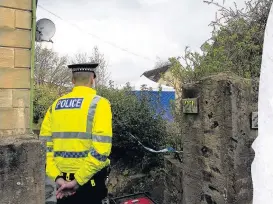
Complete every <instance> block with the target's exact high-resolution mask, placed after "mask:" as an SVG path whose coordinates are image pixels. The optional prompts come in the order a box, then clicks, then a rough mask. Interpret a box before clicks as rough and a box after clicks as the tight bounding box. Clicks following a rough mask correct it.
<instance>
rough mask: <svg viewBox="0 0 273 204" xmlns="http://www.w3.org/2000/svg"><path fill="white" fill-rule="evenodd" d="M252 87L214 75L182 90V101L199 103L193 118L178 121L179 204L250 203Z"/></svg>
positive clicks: (249, 83)
mask: <svg viewBox="0 0 273 204" xmlns="http://www.w3.org/2000/svg"><path fill="white" fill-rule="evenodd" d="M257 87H258V84H257V83H256V82H255V81H251V80H245V79H242V78H239V77H231V76H229V75H227V74H219V75H215V76H212V77H208V78H206V79H203V80H202V81H200V82H199V83H197V84H194V85H189V86H188V87H185V88H184V91H183V98H198V100H199V112H198V114H184V115H183V121H184V122H183V124H182V128H183V131H184V144H183V149H184V158H183V159H184V164H183V168H184V178H183V190H184V191H183V193H184V203H186V204H200V203H205V204H212V203H215V204H216V203H217V204H225V203H229V204H239V203H240V204H249V203H251V200H252V180H251V162H252V160H253V152H252V150H251V144H252V142H253V140H254V139H255V137H256V136H257V130H253V129H251V123H250V121H251V117H250V116H251V113H252V112H254V111H257V97H258V95H257V90H258V89H257Z"/></svg>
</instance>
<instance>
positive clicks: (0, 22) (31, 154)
mask: <svg viewBox="0 0 273 204" xmlns="http://www.w3.org/2000/svg"><path fill="white" fill-rule="evenodd" d="M32 3H33V2H32V0H0V203H1V204H9V203H12V204H17V203H18V204H19V203H20V204H24V203H26V204H44V197H45V195H44V174H45V172H44V168H45V165H44V148H43V144H42V143H41V142H40V141H39V140H37V139H36V138H35V137H34V136H33V135H30V121H31V120H30V86H31V81H30V73H31V72H30V67H31V51H34V50H31V43H32V40H34V39H32V35H31V29H32V13H33V12H32Z"/></svg>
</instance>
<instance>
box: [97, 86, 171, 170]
mask: <svg viewBox="0 0 273 204" xmlns="http://www.w3.org/2000/svg"><path fill="white" fill-rule="evenodd" d="M98 93H99V95H101V96H104V97H106V98H107V99H109V100H110V102H111V106H112V113H113V133H114V136H113V151H112V155H111V156H112V159H113V160H122V161H124V162H125V163H126V164H127V165H133V166H135V165H136V164H139V165H141V167H142V168H143V169H144V170H145V169H149V168H151V167H153V166H158V165H160V164H162V163H161V162H162V155H159V154H155V153H150V152H148V151H147V150H145V149H144V148H143V147H141V146H140V145H139V144H138V142H137V141H136V140H135V139H134V138H133V137H132V136H131V134H132V135H134V136H135V137H137V138H138V139H139V140H140V141H141V142H142V143H143V144H144V145H145V146H147V147H150V148H154V149H160V148H162V147H165V138H166V136H167V129H166V123H165V121H164V120H163V119H162V118H161V117H160V115H157V116H156V114H155V110H154V108H152V107H151V106H150V102H151V101H150V100H151V98H150V97H149V92H147V91H143V92H142V93H141V97H136V95H135V94H133V93H132V91H131V89H130V88H129V87H127V88H126V89H123V90H117V89H114V88H111V89H108V88H101V89H99V90H98Z"/></svg>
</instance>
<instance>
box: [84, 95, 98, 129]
mask: <svg viewBox="0 0 273 204" xmlns="http://www.w3.org/2000/svg"><path fill="white" fill-rule="evenodd" d="M100 99H101V97H99V96H95V97H94V98H93V100H92V101H91V103H90V106H89V109H88V116H87V123H86V132H89V133H91V132H92V126H93V119H94V116H95V111H96V107H97V104H98V102H99V100H100Z"/></svg>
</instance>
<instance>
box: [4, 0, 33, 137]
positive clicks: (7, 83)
mask: <svg viewBox="0 0 273 204" xmlns="http://www.w3.org/2000/svg"><path fill="white" fill-rule="evenodd" d="M31 10H32V1H31V0H0V121H1V123H0V137H1V136H8V135H18V134H19V135H23V134H26V133H28V132H29V127H30V124H29V121H30V119H29V115H30V109H29V107H30V62H31V57H30V55H31V54H30V53H31V50H30V49H31V25H32V23H31V22H32V12H31Z"/></svg>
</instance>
